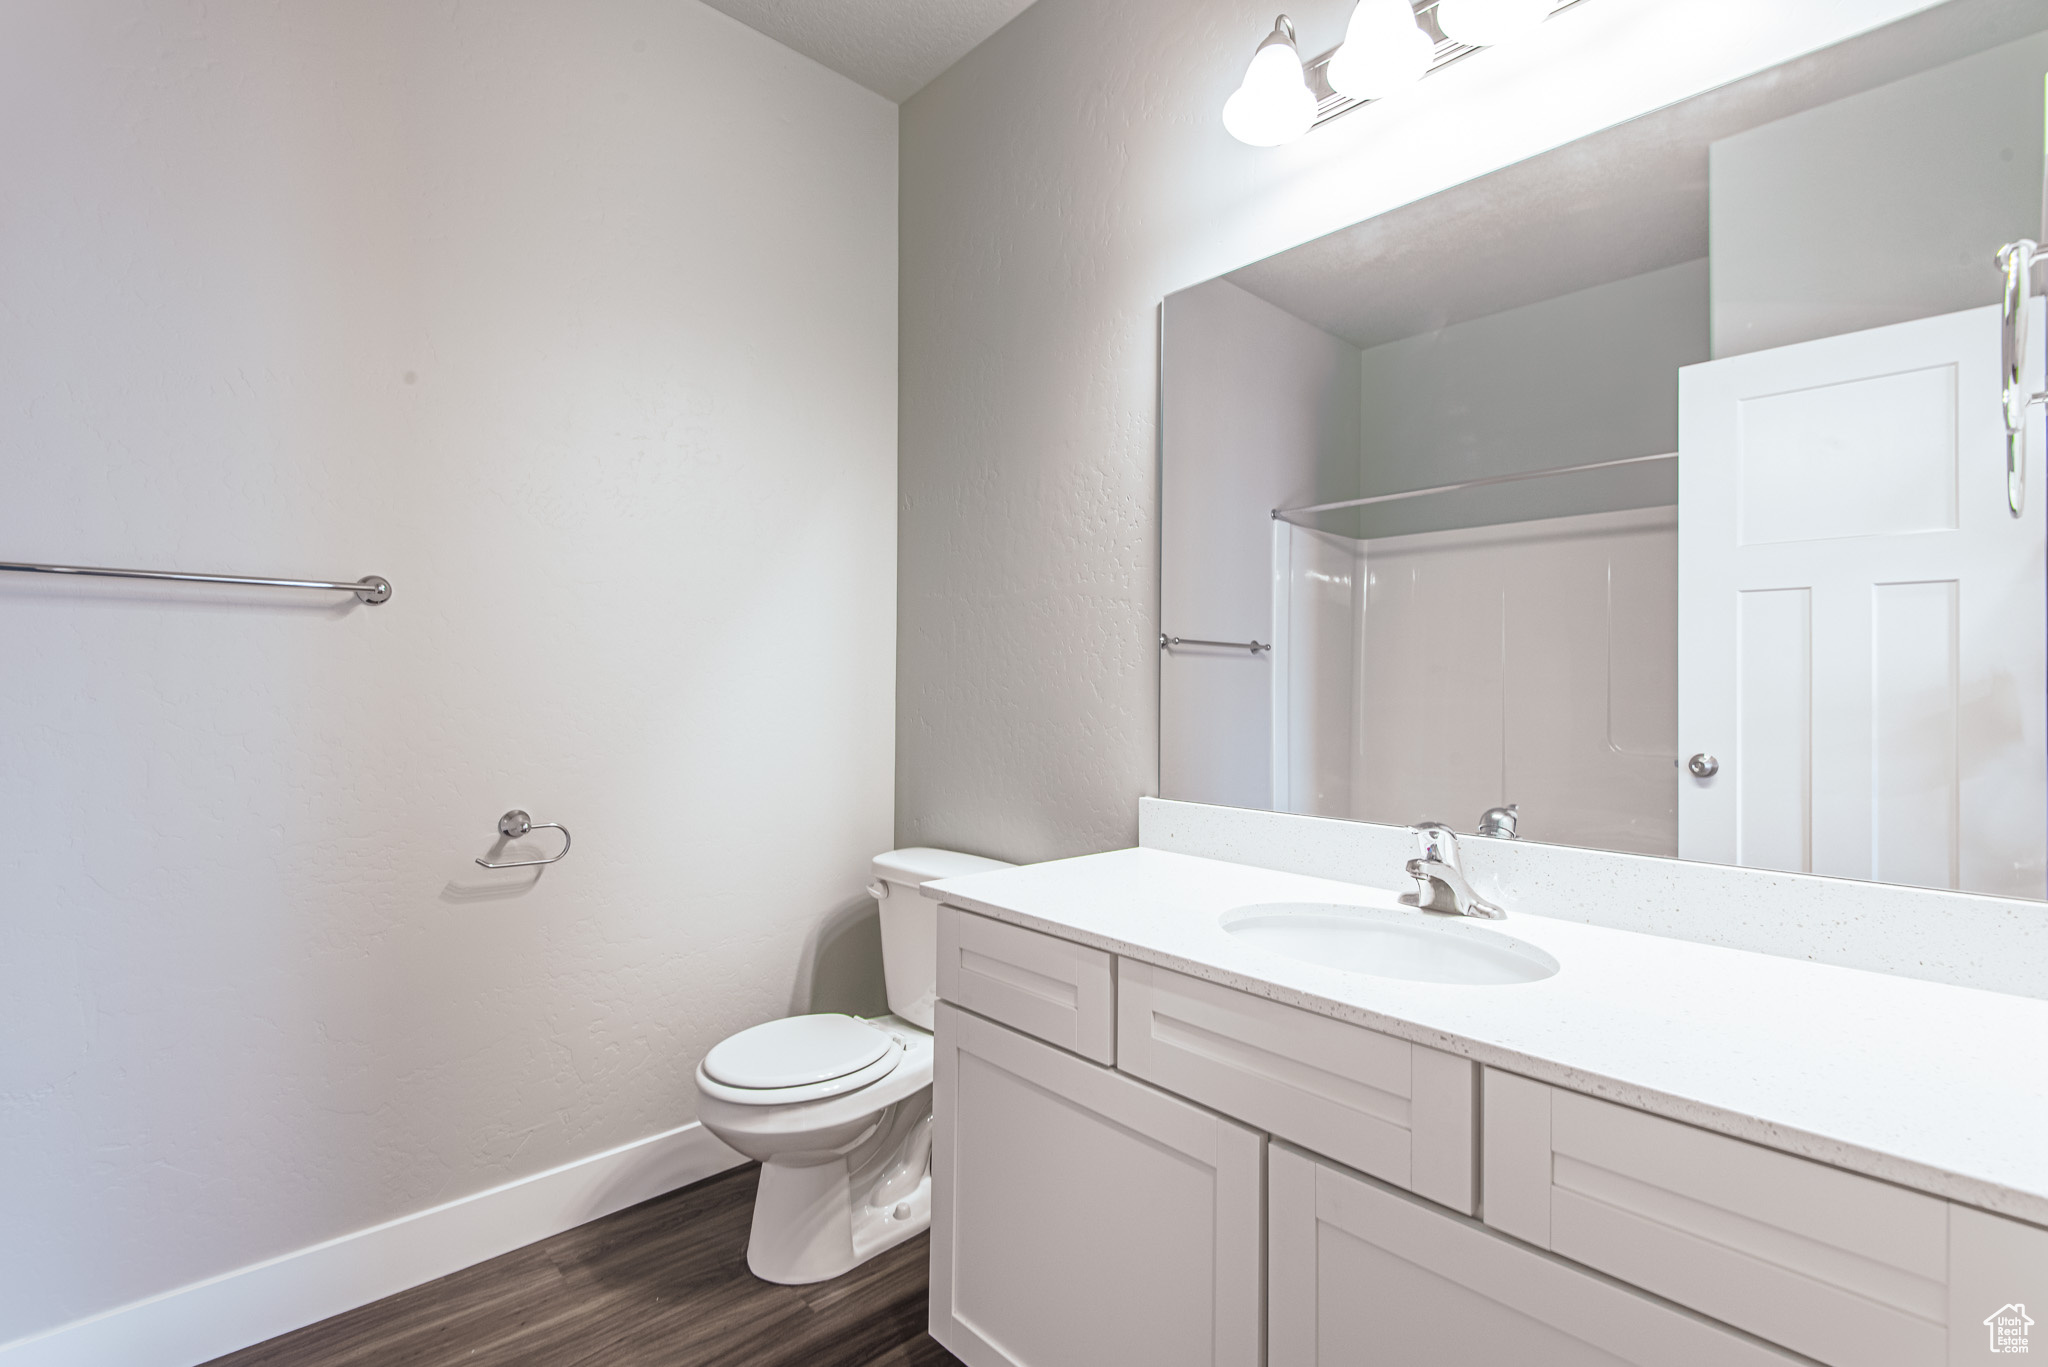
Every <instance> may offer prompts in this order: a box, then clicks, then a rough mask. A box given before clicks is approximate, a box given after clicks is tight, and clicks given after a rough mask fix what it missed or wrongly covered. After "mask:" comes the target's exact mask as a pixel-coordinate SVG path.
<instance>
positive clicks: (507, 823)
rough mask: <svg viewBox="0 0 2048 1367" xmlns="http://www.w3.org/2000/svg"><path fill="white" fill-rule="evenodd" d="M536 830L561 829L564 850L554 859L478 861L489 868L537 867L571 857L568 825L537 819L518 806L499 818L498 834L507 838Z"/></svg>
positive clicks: (515, 837) (513, 838)
mask: <svg viewBox="0 0 2048 1367" xmlns="http://www.w3.org/2000/svg"><path fill="white" fill-rule="evenodd" d="M535 831H560V832H561V833H562V852H561V853H560V854H558V855H556V856H555V857H554V858H553V859H511V860H507V861H505V862H503V863H500V864H493V863H492V862H491V861H490V860H488V859H479V860H477V861H476V862H477V863H479V864H481V865H483V866H484V867H485V868H487V869H535V868H539V867H540V866H541V865H543V864H559V863H561V862H562V861H563V860H564V859H567V858H568V857H569V828H568V827H567V826H564V825H562V824H560V823H559V822H554V821H535V820H534V819H533V818H532V817H530V816H528V815H527V814H526V813H525V812H522V811H520V810H519V809H518V808H516V807H515V808H514V809H513V810H511V811H509V812H507V813H505V814H504V815H503V816H501V817H499V818H498V834H499V835H502V836H504V837H505V838H506V839H507V840H518V839H520V838H521V837H523V836H528V835H531V834H533V832H535Z"/></svg>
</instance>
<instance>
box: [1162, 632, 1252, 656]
mask: <svg viewBox="0 0 2048 1367" xmlns="http://www.w3.org/2000/svg"><path fill="white" fill-rule="evenodd" d="M1175 646H1216V647H1219V648H1220V649H1223V650H1249V651H1250V652H1251V653H1252V654H1254V655H1256V654H1258V653H1259V652H1260V651H1262V650H1271V649H1272V648H1273V647H1272V646H1270V645H1268V644H1266V643H1265V642H1264V641H1198V640H1196V639H1195V638H1194V637H1192V636H1168V635H1167V634H1166V633H1165V632H1163V631H1162V632H1160V633H1159V648H1160V649H1161V650H1171V649H1172V648H1173V647H1175Z"/></svg>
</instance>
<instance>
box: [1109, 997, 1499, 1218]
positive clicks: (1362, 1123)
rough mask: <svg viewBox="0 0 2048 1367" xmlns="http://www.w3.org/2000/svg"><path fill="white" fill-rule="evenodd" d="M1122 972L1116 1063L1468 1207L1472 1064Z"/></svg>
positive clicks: (1324, 1019) (1282, 1007) (1279, 1007)
mask: <svg viewBox="0 0 2048 1367" xmlns="http://www.w3.org/2000/svg"><path fill="white" fill-rule="evenodd" d="M1117 973H1118V977H1119V979H1120V981H1119V984H1118V1002H1117V1060H1118V1066H1119V1067H1121V1068H1122V1069H1123V1070H1124V1071H1126V1072H1129V1073H1134V1074H1136V1075H1137V1076H1139V1077H1142V1078H1145V1079H1147V1080H1149V1081H1152V1082H1156V1083H1158V1084H1159V1085H1160V1086H1162V1087H1164V1088H1166V1089H1168V1090H1169V1091H1172V1092H1176V1093H1178V1094H1180V1095H1181V1096H1185V1097H1190V1098H1192V1099H1194V1100H1196V1101H1199V1102H1201V1103H1202V1104H1203V1105H1205V1106H1214V1107H1215V1108H1216V1109H1218V1110H1220V1111H1223V1112H1226V1113H1227V1114H1230V1115H1234V1116H1238V1117H1241V1118H1242V1119H1244V1120H1247V1121H1249V1122H1251V1123H1252V1124H1254V1125H1258V1126H1260V1127H1261V1128H1263V1129H1265V1130H1266V1131H1268V1132H1269V1133H1271V1134H1273V1135H1276V1136H1279V1137H1281V1138H1284V1139H1288V1140H1292V1141H1293V1142H1295V1143H1297V1144H1300V1145H1302V1146H1303V1147H1305V1148H1309V1149H1313V1150H1314V1151H1316V1152H1317V1153H1322V1154H1327V1155H1329V1156H1330V1157H1332V1158H1334V1159H1336V1160H1337V1161H1339V1162H1341V1163H1345V1164H1348V1165H1349V1166H1351V1167H1355V1168H1357V1169H1359V1170H1360V1171H1361V1172H1367V1173H1370V1174H1372V1175H1373V1176H1374V1177H1377V1178H1379V1179H1381V1180H1382V1181H1386V1182H1392V1183H1393V1184H1394V1185H1396V1186H1398V1187H1405V1188H1407V1189H1408V1190H1410V1191H1413V1192H1415V1193H1416V1194H1417V1195H1420V1196H1426V1197H1428V1198H1429V1199H1431V1200H1432V1201H1438V1202H1441V1203H1442V1204H1444V1205H1447V1206H1449V1207H1451V1208H1452V1209H1453V1210H1458V1211H1463V1212H1466V1213H1468V1214H1469V1213H1470V1212H1471V1211H1472V1209H1473V1185H1474V1183H1473V1177H1474V1173H1473V1138H1472V1128H1473V1110H1474V1101H1475V1090H1476V1089H1475V1073H1476V1070H1475V1069H1474V1066H1473V1064H1472V1062H1471V1060H1469V1059H1462V1058H1458V1057H1456V1056H1454V1055H1451V1054H1446V1053H1442V1052H1440V1051H1438V1050H1434V1049H1427V1048H1424V1047H1423V1046H1421V1045H1418V1044H1410V1043H1409V1042H1408V1041H1406V1040H1399V1039H1395V1038H1394V1037H1393V1036H1391V1035H1383V1034H1380V1033H1379V1032H1378V1031H1376V1030H1368V1029H1366V1028H1365V1027H1364V1026H1360V1025H1353V1024H1351V1023H1350V1022H1348V1021H1340V1020H1332V1019H1331V1018H1329V1017H1328V1016H1320V1015H1317V1014H1316V1013H1314V1012H1312V1011H1303V1010H1301V1009H1300V1008H1298V1007H1293V1006H1288V1005H1286V1004H1284V1003H1281V1002H1275V1001H1268V1000H1267V999H1266V998H1264V997H1257V996H1253V995H1252V994H1251V993H1249V992H1240V991H1237V990H1236V989H1234V988H1229V987H1221V986H1219V985H1217V984H1215V983H1211V982H1204V981H1203V980H1201V979H1199V978H1191V977H1189V976H1187V975H1186V974H1183V973H1175V972H1173V971H1171V970H1169V969H1164V968H1156V967H1153V966H1152V965H1149V964H1143V963H1138V962H1136V961H1134V960H1131V959H1123V960H1120V961H1119V963H1118V966H1117Z"/></svg>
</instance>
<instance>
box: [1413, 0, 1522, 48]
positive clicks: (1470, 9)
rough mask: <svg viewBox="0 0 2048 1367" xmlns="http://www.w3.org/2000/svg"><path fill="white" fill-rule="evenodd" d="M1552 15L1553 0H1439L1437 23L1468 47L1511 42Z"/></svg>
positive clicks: (1454, 40)
mask: <svg viewBox="0 0 2048 1367" xmlns="http://www.w3.org/2000/svg"><path fill="white" fill-rule="evenodd" d="M1549 17H1550V0H1437V5H1436V26H1437V27H1438V28H1440V29H1442V30H1443V32H1444V37H1446V38H1448V39H1450V40H1451V41H1452V42H1454V43H1463V44H1465V45H1466V46H1467V47H1498V46H1500V45H1501V44H1502V43H1511V42H1513V41H1514V40H1515V39H1517V38H1519V37H1521V36H1522V35H1523V34H1525V33H1533V32H1535V31H1536V27H1537V26H1538V25H1539V24H1541V23H1542V22H1543V21H1544V20H1545V19H1548V18H1549Z"/></svg>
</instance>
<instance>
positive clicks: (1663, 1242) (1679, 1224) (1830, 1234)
mask: <svg viewBox="0 0 2048 1367" xmlns="http://www.w3.org/2000/svg"><path fill="white" fill-rule="evenodd" d="M1484 1105H1485V1109H1484V1116H1485V1125H1484V1129H1485V1143H1484V1156H1483V1160H1482V1183H1481V1188H1482V1191H1483V1194H1484V1209H1485V1221H1486V1223H1487V1224H1489V1225H1491V1226H1493V1227H1494V1228H1495V1229H1498V1230H1500V1231H1502V1232H1503V1233H1506V1234H1512V1235H1514V1236H1515V1237H1517V1238H1520V1239H1524V1240H1527V1241H1528V1242H1529V1243H1532V1244H1536V1245H1538V1246H1539V1247H1542V1248H1547V1249H1550V1250H1551V1251H1552V1252H1555V1253H1557V1254H1559V1255H1561V1256H1563V1257H1566V1258H1570V1259H1572V1260H1573V1261H1575V1262H1579V1263H1583V1264H1585V1265H1586V1266H1588V1267H1591V1268H1595V1269H1597V1270H1599V1271H1601V1272H1605V1273H1607V1274H1608V1275H1609V1276H1612V1277H1616V1278H1619V1279H1620V1280H1622V1281H1625V1282H1629V1283H1631V1284H1633V1285H1636V1286H1640V1287H1642V1288H1643V1289H1644V1290H1646V1291H1650V1292H1654V1293H1655V1294H1657V1295H1660V1296H1663V1297H1666V1298H1668V1299H1670V1300H1672V1301H1675V1302H1677V1303H1678V1304H1680V1305H1683V1306H1686V1307H1688V1308H1690V1309H1693V1310H1697V1311H1699V1312H1700V1313H1701V1314H1704V1315H1708V1316H1711V1317H1712V1318H1714V1319H1717V1320H1721V1321H1724V1322H1726V1323H1728V1324H1732V1325H1734V1326H1735V1327H1737V1328H1739V1329H1744V1330H1747V1331H1749V1332H1750V1333H1752V1334H1755V1335H1756V1336H1758V1337H1759V1338H1763V1339H1767V1340H1769V1341H1771V1342H1773V1343H1778V1344H1783V1345H1784V1346H1785V1347H1787V1348H1790V1349H1793V1350H1794V1351H1796V1352H1800V1353H1804V1354H1806V1355H1807V1356H1809V1357H1812V1358H1815V1359H1818V1360H1819V1361H1821V1362H1825V1363H1830V1364H1834V1365H1835V1367H1940V1364H1943V1363H1962V1362H1974V1361H1976V1360H1977V1355H1981V1354H1983V1352H1984V1349H1985V1343H1986V1335H1987V1334H1988V1332H1989V1331H1988V1330H1987V1329H1986V1328H1985V1327H1983V1326H1982V1325H1981V1324H1979V1323H1978V1321H1980V1320H1982V1318H1983V1317H1984V1316H1985V1315H1986V1314H1987V1313H1990V1312H1992V1311H1995V1310H1997V1309H1998V1307H1999V1306H2000V1305H2002V1304H2004V1303H2005V1302H2007V1301H2019V1300H2021V1294H2020V1293H2021V1292H2022V1291H2023V1290H2025V1289H2027V1287H2029V1286H2034V1287H2039V1286H2040V1284H2041V1276H2040V1271H2039V1270H2040V1269H2048V1231H2041V1230H2036V1229H2033V1228H2032V1227H2030V1226H2025V1225H2020V1224H2018V1223H2016V1222H2014V1221H2010V1220H2004V1219H2001V1218H2000V1217H1997V1216H1993V1215H1987V1214H1985V1213H1983V1212H1981V1211H1975V1210H1970V1209H1967V1208H1965V1207H1960V1206H1951V1205H1950V1203H1948V1202H1946V1201H1943V1200H1941V1199H1940V1198H1938V1197H1933V1196H1928V1195H1925V1194H1923V1193H1921V1192H1914V1191H1908V1190H1906V1189H1905V1188H1903V1187H1895V1186H1892V1185H1891V1184H1890V1183H1888V1182H1880V1181H1878V1180H1876V1179H1875V1178H1870V1177H1864V1176H1861V1175H1859V1174H1857V1173H1851V1172H1844V1171H1842V1170H1841V1169H1839V1168H1832V1167H1829V1166H1827V1165H1826V1164H1823V1163H1816V1162H1813V1161H1811V1160H1808V1159H1804V1158H1795V1157H1793V1156H1792V1155H1790V1154H1784V1153H1779V1152H1777V1151H1775V1150H1773V1149H1767V1148H1764V1147H1762V1146H1760V1145H1756V1144H1751V1143H1747V1142H1745V1141H1743V1140H1740V1139H1731V1138H1729V1137H1727V1136H1726V1135H1718V1134H1712V1133H1709V1132H1708V1131H1706V1130H1701V1129H1695V1128H1694V1127H1693V1126H1690V1125H1685V1124H1681V1123H1679V1122H1678V1121H1675V1120H1665V1119H1663V1118H1661V1117H1659V1116H1652V1115H1645V1114H1643V1113H1642V1112H1640V1111H1634V1110H1630V1109H1629V1108H1627V1107H1625V1106H1617V1105H1614V1104H1612V1103H1611V1102H1606V1101H1596V1100H1594V1099H1593V1098H1591V1097H1585V1096H1580V1095H1578V1094H1577V1093H1574V1092H1567V1091H1564V1090H1562V1089H1560V1088H1556V1087H1551V1086H1548V1085H1546V1084H1544V1083H1540V1082H1532V1081H1530V1080H1529V1079H1527V1078H1522V1077H1516V1076H1514V1075H1513V1074H1510V1073H1502V1072H1499V1071H1497V1070H1495V1069H1492V1068H1488V1069H1486V1070H1485V1090H1484ZM2028 1257H2031V1258H2032V1259H2033V1260H2034V1266H2035V1267H2036V1269H2037V1273H2036V1275H2035V1276H2033V1277H2023V1276H2020V1275H2017V1273H2018V1271H2019V1268H2020V1266H2022V1265H2023V1264H2024V1263H2025V1262H2026V1259H2027V1258H2028ZM1991 1266H1997V1267H1999V1268H2000V1271H1999V1273H1997V1274H1992V1275H1987V1274H1986V1273H1984V1272H1982V1271H1979V1270H1977V1269H1978V1268H1981V1267H1991ZM1980 1300H1981V1301H1983V1302H1984V1303H1983V1304H1982V1305H1978V1304H1977V1302H1978V1301H1980Z"/></svg>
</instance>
